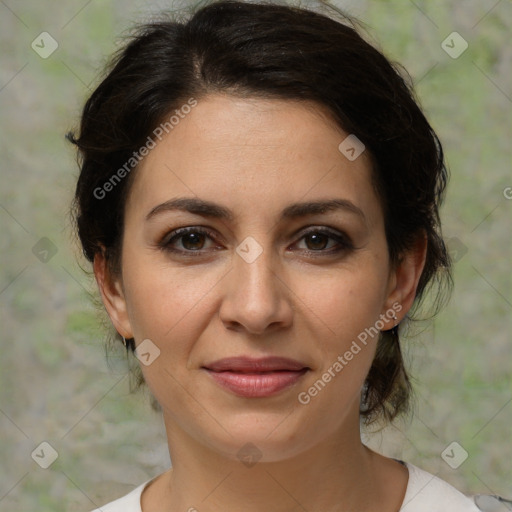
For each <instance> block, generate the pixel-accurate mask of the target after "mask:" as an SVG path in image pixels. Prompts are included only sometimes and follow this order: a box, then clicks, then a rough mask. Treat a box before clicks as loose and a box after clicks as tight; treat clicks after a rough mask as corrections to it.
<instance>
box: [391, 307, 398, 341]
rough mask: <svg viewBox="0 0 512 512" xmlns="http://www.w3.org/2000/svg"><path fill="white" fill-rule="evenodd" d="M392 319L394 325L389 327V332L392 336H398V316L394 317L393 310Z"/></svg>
mask: <svg viewBox="0 0 512 512" xmlns="http://www.w3.org/2000/svg"><path fill="white" fill-rule="evenodd" d="M393 320H394V321H395V325H394V326H393V328H392V329H391V334H393V335H394V336H398V318H397V317H396V313H395V312H394V311H393Z"/></svg>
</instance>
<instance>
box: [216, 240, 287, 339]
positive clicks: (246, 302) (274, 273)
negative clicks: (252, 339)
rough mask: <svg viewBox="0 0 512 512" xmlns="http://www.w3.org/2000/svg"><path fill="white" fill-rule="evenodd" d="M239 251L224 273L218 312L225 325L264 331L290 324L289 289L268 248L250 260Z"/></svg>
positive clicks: (279, 267)
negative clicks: (225, 273)
mask: <svg viewBox="0 0 512 512" xmlns="http://www.w3.org/2000/svg"><path fill="white" fill-rule="evenodd" d="M240 254H242V253H240ZM240 254H239V253H235V254H234V255H233V267H232V269H231V271H230V272H229V273H228V274H227V276H226V277H225V288H224V296H223V300H222V304H221V307H220V310H219V316H220V319H221V320H222V322H223V323H224V325H225V326H226V328H228V329H232V330H238V331H242V330H245V331H246V332H248V333H250V334H264V333H267V332H273V331H275V330H278V329H283V328H286V327H288V326H289V325H291V322H292V317H293V308H292V304H291V297H292V296H293V293H292V291H291V290H290V287H289V284H288V283H286V282H285V279H284V277H285V276H284V274H283V270H282V267H281V266H280V265H279V263H278V262H276V258H275V257H273V255H272V253H271V250H270V249H267V248H265V249H263V251H262V252H261V254H259V256H258V257H257V258H256V259H254V260H253V261H251V260H250V259H249V260H246V259H244V258H243V257H242V256H240Z"/></svg>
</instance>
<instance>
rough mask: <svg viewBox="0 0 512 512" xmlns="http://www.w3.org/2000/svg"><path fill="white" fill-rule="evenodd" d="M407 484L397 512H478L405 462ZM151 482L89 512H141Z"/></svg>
mask: <svg viewBox="0 0 512 512" xmlns="http://www.w3.org/2000/svg"><path fill="white" fill-rule="evenodd" d="M404 465H405V466H406V467H407V469H408V470H409V481H408V483H407V489H406V491H405V497H404V501H403V502H402V506H401V507H400V510H399V512H447V511H449V512H480V511H481V509H480V508H478V507H477V506H476V505H475V502H474V500H473V499H472V498H468V497H467V496H465V495H464V494H462V493H461V492H459V491H458V490H457V489H455V487H452V486H451V485H450V484H449V483H447V482H445V481H444V480H441V479H440V478H438V477H436V476H435V475H432V474H430V473H428V472H427V471H423V470H422V469H420V468H418V467H416V466H414V465H413V464H409V463H408V462H405V463H404ZM150 482H151V480H148V481H147V482H145V483H143V484H141V485H139V486H138V487H137V488H136V489H134V490H133V491H131V492H130V493H128V494H127V495H126V496H124V497H122V498H119V499H118V500H115V501H112V502H111V503H109V504H108V505H105V506H103V507H101V508H98V509H95V510H93V511H92V512H142V507H141V503H140V501H141V496H142V491H143V490H144V488H145V487H146V486H147V485H148V484H149V483H150Z"/></svg>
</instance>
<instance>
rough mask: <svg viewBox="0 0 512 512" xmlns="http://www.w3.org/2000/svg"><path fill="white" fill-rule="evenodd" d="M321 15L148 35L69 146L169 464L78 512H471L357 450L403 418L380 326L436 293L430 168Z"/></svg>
mask: <svg viewBox="0 0 512 512" xmlns="http://www.w3.org/2000/svg"><path fill="white" fill-rule="evenodd" d="M340 20H341V21H338V20H335V19H330V18H328V17H326V16H323V15H320V14H318V13H314V12H309V11H307V10H302V9H298V8H290V7H284V6H277V5H271V4H269V5H266V4H253V3H251V4H247V3H240V2H234V1H232V2H229V1H228V2H215V3H212V4H211V5H209V6H206V7H204V8H202V9H200V10H198V11H197V12H196V13H195V14H194V16H193V17H192V18H191V19H190V20H189V21H187V22H184V23H176V22H172V21H168V22H161V23H155V24H152V25H147V26H145V27H143V28H142V29H141V30H140V31H139V33H138V34H137V36H136V37H135V38H134V39H133V41H132V42H131V43H130V44H129V45H128V46H127V47H126V48H124V49H122V51H121V52H120V53H119V54H118V56H117V57H116V59H115V61H114V62H113V65H112V67H111V69H110V71H109V73H108V75H107V76H106V78H105V79H104V80H103V82H102V83H101V84H100V85H99V87H98V88H97V89H96V90H95V91H94V93H93V94H92V96H91V97H90V99H89V100H88V101H87V103H86V105H85V108H84V111H83V115H82V119H81V126H80V133H79V134H78V136H76V137H75V136H73V135H70V136H69V138H70V140H71V141H72V142H74V143H75V144H76V145H77V146H78V148H79V151H80V155H81V172H80V176H79V179H78V184H77V188H76V196H75V203H74V206H75V208H74V214H75V218H76V225H77V231H78V235H79V238H80V241H81V244H82V246H83V251H84V254H85V256H86V257H87V259H88V260H89V261H91V262H92V263H93V268H94V273H95V277H96V280H97V283H98V287H99V291H100V293H101V297H102V300H103V304H104V306H105V308H106V310H107V312H108V315H109V317H110V319H111V320H112V323H113V325H114V327H115V329H116V332H117V333H118V336H119V340H122V341H123V342H124V344H125V346H126V347H127V349H128V350H131V351H134V352H135V354H136V356H137V358H138V359H139V361H140V368H141V370H142V376H143V378H141V381H142V380H143V381H144V382H145V383H147V385H148V386H149V388H150V390H151V392H152V394H153V396H154V397H155V399H156V401H157V402H158V404H159V406H160V407H161V410H162V412H163V418H164V422H165V428H166V432H167V439H168V447H169V451H170V454H171V458H172V468H171V469H170V470H169V471H167V472H165V473H163V474H161V475H159V476H158V477H156V478H154V479H152V480H151V481H149V482H145V483H143V484H141V485H140V486H139V487H138V488H137V489H135V490H134V491H133V492H131V493H130V494H129V495H127V496H125V497H122V498H120V499H119V500H117V501H115V502H112V503H111V504H109V505H107V506H104V507H101V509H98V510H103V511H105V512H106V511H108V512H113V511H118V510H119V511H121V510H122V511H143V512H155V511H162V510H166V511H170V512H175V511H184V510H188V511H195V510H198V511H199V512H203V511H232V510H242V509H243V510H245V511H280V512H285V511H286V512H288V511H295V510H308V511H317V510H322V511H349V510H351V511H352V510H357V511H358V512H365V511H375V510H379V511H382V512H396V511H397V510H400V511H404V512H420V511H426V510H428V511H429V512H432V511H441V510H442V511H443V512H445V511H447V510H449V511H450V512H458V511H461V512H462V511H464V512H469V511H477V510H479V508H478V507H477V506H476V504H475V503H474V501H473V499H470V498H468V497H466V496H464V495H463V494H462V493H460V492H459V491H457V490H456V489H455V488H453V487H452V486H450V485H449V484H448V483H446V482H444V481H442V480H440V479H438V478H436V477H434V476H433V475H431V474H429V473H427V472H425V471H423V470H421V469H419V468H418V467H416V466H414V465H413V464H411V463H408V462H403V461H397V460H394V459H390V458H387V457H384V456H382V455H380V454H378V453H376V452H374V451H372V450H370V449H369V448H368V447H366V446H365V445H364V444H363V443H362V442H361V437H360V423H361V422H363V423H365V424H369V423H372V422H377V421H379V422H386V421H391V420H393V419H394V418H395V417H396V416H397V415H398V414H400V413H402V412H405V411H406V410H407V404H408V398H409V394H410V383H409V379H408V377H407V373H406V370H405V368H404V364H403V360H402V356H401V351H400V344H399V330H400V329H399V325H400V324H401V323H402V322H403V321H404V320H407V318H411V317H412V312H413V310H414V309H415V308H417V306H418V304H419V303H420V301H421V299H422V298H423V297H424V294H425V293H426V291H427V290H428V289H429V287H430V286H431V285H433V284H437V285H440V286H438V290H439V291H442V290H443V288H446V287H447V286H449V285H450V283H451V276H450V260H449V257H448V254H447V252H446V248H445V245H444V242H443V239H442V237H441V230H440V221H439V215H438V209H439V206H440V203H441V201H442V198H443V194H444V189H445V186H446V182H447V171H446V168H445V165H444V160H443V152H442V148H441V145H440V143H439V141H438V139H437V136H436V135H435V133H434V132H433V130H432V128H431V127H430V125H429V123H428V122H427V120H426V119H425V117H424V115H423V113H422V112H421V110H420V108H419V107H418V105H417V104H416V102H415V100H414V97H413V93H412V91H411V89H410V87H409V86H408V85H407V83H406V82H405V80H404V79H403V78H402V77H401V76H400V75H399V73H398V72H397V71H396V70H395V69H394V68H393V67H392V66H391V64H390V63H389V62H388V60H387V59H386V58H385V57H384V56H383V55H382V54H381V53H380V52H379V51H377V50H376V49H375V48H373V47H372V46H370V45H369V44H368V43H366V42H365V41H364V39H363V38H362V37H361V36H360V35H359V34H358V33H357V32H356V31H355V29H354V28H352V26H351V22H350V20H349V19H348V18H343V17H341V16H340ZM440 298H441V295H440V294H439V295H438V296H437V300H438V304H439V301H440Z"/></svg>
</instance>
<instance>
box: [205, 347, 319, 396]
mask: <svg viewBox="0 0 512 512" xmlns="http://www.w3.org/2000/svg"><path fill="white" fill-rule="evenodd" d="M203 369H205V370H206V371H207V372H208V374H209V375H211V377H212V378H213V379H214V381H215V382H216V383H217V384H219V385H221V386H222V387H223V388H225V389H228V390H229V391H231V392H233V393H234V394H236V395H238V396H241V397H245V398H262V397H268V396H272V395H275V394H277V393H279V392H280V391H283V390H284V389H286V388H289V387H291V386H293V385H294V384H296V383H297V382H298V381H299V380H300V379H301V378H302V376H303V375H304V374H305V373H306V372H307V371H308V370H309V369H310V368H309V367H307V366H306V365H304V364H303V363H301V362H299V361H296V360H294V359H289V358H285V357H265V358H260V359H254V358H250V357H229V358H226V359H220V360H218V361H215V362H213V363H209V364H208V365H206V366H203Z"/></svg>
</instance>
